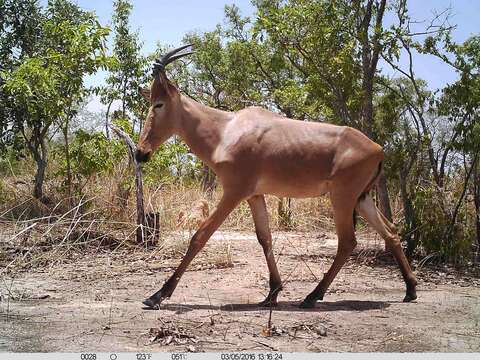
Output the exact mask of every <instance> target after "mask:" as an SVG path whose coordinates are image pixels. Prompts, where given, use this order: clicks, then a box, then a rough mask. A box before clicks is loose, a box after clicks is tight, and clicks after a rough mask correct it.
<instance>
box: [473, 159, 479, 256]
mask: <svg viewBox="0 0 480 360" xmlns="http://www.w3.org/2000/svg"><path fill="white" fill-rule="evenodd" d="M473 202H474V204H475V224H476V229H477V243H476V244H475V247H476V249H475V254H474V257H473V258H474V263H477V262H479V261H480V159H477V163H476V164H475V176H474V178H473Z"/></svg>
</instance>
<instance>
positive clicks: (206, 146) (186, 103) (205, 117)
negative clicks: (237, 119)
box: [175, 95, 233, 166]
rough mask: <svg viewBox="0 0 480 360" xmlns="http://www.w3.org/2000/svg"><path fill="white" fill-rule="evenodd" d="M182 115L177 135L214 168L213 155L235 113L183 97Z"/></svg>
mask: <svg viewBox="0 0 480 360" xmlns="http://www.w3.org/2000/svg"><path fill="white" fill-rule="evenodd" d="M180 101H181V114H180V121H179V124H178V127H177V128H176V131H175V133H176V135H178V136H180V137H181V138H182V140H183V141H184V142H185V143H186V144H187V145H188V146H189V147H190V149H191V150H192V152H193V153H194V154H195V155H197V156H198V157H199V158H200V159H201V160H202V161H204V162H205V163H207V165H209V166H212V155H213V152H214V151H215V149H216V148H217V146H218V144H219V143H220V141H221V138H222V133H223V130H224V128H225V126H226V125H227V123H228V122H229V121H230V120H231V119H232V118H233V113H231V112H227V111H222V110H217V109H214V108H211V107H209V106H205V105H203V104H200V103H198V102H196V101H195V100H193V99H191V98H189V97H187V96H184V95H182V96H181V100H180Z"/></svg>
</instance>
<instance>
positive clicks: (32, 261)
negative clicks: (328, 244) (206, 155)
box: [0, 173, 333, 273]
mask: <svg viewBox="0 0 480 360" xmlns="http://www.w3.org/2000/svg"><path fill="white" fill-rule="evenodd" d="M124 178H125V174H122V173H117V175H116V176H105V177H98V178H95V179H92V180H91V181H90V182H89V183H88V185H87V186H85V187H84V188H83V189H82V192H83V195H82V196H78V197H76V198H75V199H73V200H72V199H68V198H66V197H65V196H62V194H64V192H62V191H61V186H62V184H60V183H56V182H55V181H49V182H47V184H46V195H47V199H48V201H47V202H46V203H42V202H40V201H38V200H36V199H34V198H33V197H32V196H31V180H29V178H22V177H19V176H15V177H10V178H4V179H1V180H0V249H2V251H1V252H0V265H1V266H2V267H3V269H2V273H5V272H8V271H14V270H20V269H28V268H32V267H38V266H53V265H54V264H58V263H61V262H64V261H69V260H70V259H73V258H75V257H76V256H79V254H85V253H88V252H95V251H97V252H98V251H100V250H101V249H105V248H108V249H109V251H115V250H116V249H120V248H121V249H125V248H132V249H133V248H138V246H137V245H136V244H135V243H134V241H135V224H134V221H135V220H134V219H135V193H134V189H133V188H129V187H128V186H124V185H123V183H124ZM144 195H145V196H144V198H145V209H146V212H155V213H158V214H159V215H160V242H159V243H158V245H157V248H156V249H155V252H156V253H157V255H158V254H162V256H166V257H171V258H179V257H181V256H182V255H183V254H184V253H185V251H186V249H187V247H188V242H189V239H190V237H191V236H192V235H193V233H194V231H195V229H196V227H197V226H198V222H199V221H198V220H199V219H196V218H197V217H205V216H206V212H205V209H206V208H207V207H208V208H209V209H210V212H212V211H213V210H214V209H215V206H216V204H217V203H218V201H219V199H220V197H221V189H218V190H217V191H216V192H214V193H213V194H210V195H209V196H207V195H206V194H204V193H203V192H202V191H201V190H200V187H199V186H184V185H181V184H173V185H172V184H159V185H158V186H146V187H145V194H144ZM266 200H267V206H268V209H269V215H270V223H271V228H272V230H273V231H275V230H284V229H282V227H281V225H280V221H279V217H278V214H277V208H278V206H277V204H278V201H279V199H278V198H276V197H273V196H268V197H267V198H266ZM199 204H200V205H201V206H199ZM182 213H183V214H184V216H186V217H192V218H194V219H193V220H195V221H193V220H192V221H193V222H195V224H193V225H192V224H187V225H188V226H187V225H185V224H184V225H185V226H179V216H181V214H182ZM197 213H198V214H197ZM292 214H293V216H292V218H293V223H292V224H291V226H290V228H289V229H290V230H294V231H316V230H324V229H325V228H328V229H330V228H333V223H332V220H331V210H330V206H329V201H328V199H327V198H317V199H305V200H293V201H292ZM197 215H198V216H197ZM189 220H191V219H189ZM180 225H181V224H180ZM182 227H183V228H184V229H186V230H182V229H181V228H182ZM220 230H230V231H249V232H253V230H254V225H253V220H252V217H251V214H250V209H249V207H248V204H247V203H246V202H242V203H241V204H240V206H239V207H238V208H237V209H235V210H234V211H233V212H232V214H230V216H229V217H228V218H227V220H226V221H225V223H224V224H223V225H222V226H221V228H220ZM172 238H173V239H172ZM201 262H202V264H203V265H205V264H206V265H212V266H225V267H228V266H232V264H233V259H232V254H231V250H230V244H229V243H228V242H225V243H223V242H222V244H221V246H220V248H218V249H216V250H215V251H212V252H211V253H206V254H205V256H202V261H201Z"/></svg>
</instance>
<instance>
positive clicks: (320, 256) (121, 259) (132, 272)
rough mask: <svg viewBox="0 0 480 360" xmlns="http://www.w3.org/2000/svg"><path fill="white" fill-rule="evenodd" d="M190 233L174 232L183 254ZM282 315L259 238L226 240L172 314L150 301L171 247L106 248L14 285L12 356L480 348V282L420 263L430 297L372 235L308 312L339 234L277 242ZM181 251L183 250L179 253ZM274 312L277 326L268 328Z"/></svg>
mask: <svg viewBox="0 0 480 360" xmlns="http://www.w3.org/2000/svg"><path fill="white" fill-rule="evenodd" d="M177 238H178V236H176V235H175V234H171V240H169V241H171V242H172V247H171V248H172V249H175V246H177V245H178V244H175V241H179V240H178V239H177ZM274 238H275V254H276V256H277V258H278V264H279V269H280V272H281V274H282V277H283V281H284V284H285V286H284V288H285V289H284V290H283V292H282V293H281V294H280V297H279V300H280V303H279V306H278V308H275V309H273V311H272V312H271V314H270V311H269V309H265V308H259V307H257V306H256V303H257V302H259V301H261V300H263V298H264V296H265V294H266V293H267V291H268V272H267V267H266V263H265V260H264V257H263V253H262V251H261V248H260V246H259V245H258V244H257V242H256V238H255V236H254V234H252V233H233V232H218V233H216V234H215V235H214V237H213V238H212V239H211V240H210V242H209V244H208V245H207V249H206V251H203V252H202V253H201V256H200V257H199V258H198V259H196V260H195V261H194V263H193V264H192V265H191V266H190V268H189V270H188V271H187V272H186V273H185V275H184V277H183V278H182V280H181V282H180V284H179V286H178V288H177V290H176V292H175V293H174V295H173V296H172V298H171V299H170V300H168V301H166V302H165V303H164V304H163V305H162V306H161V308H160V310H157V311H155V310H146V309H144V308H143V307H142V304H141V300H143V299H144V298H145V297H146V296H149V295H151V293H152V292H154V291H156V290H158V289H159V287H160V286H161V285H162V283H163V282H164V280H165V279H166V278H167V277H168V276H169V275H170V274H171V273H172V269H173V268H174V266H175V265H176V264H177V263H178V256H176V257H172V256H170V257H168V256H165V249H163V250H162V251H160V250H158V251H157V250H143V249H142V250H139V249H138V248H137V249H135V250H131V249H130V250H120V249H117V250H115V251H112V250H107V249H98V250H97V251H95V252H91V253H88V254H82V253H78V254H77V255H76V256H71V258H70V259H69V260H68V261H62V262H61V263H59V264H57V265H54V266H50V267H48V268H43V269H37V270H35V271H33V270H29V271H28V272H23V273H18V274H16V275H15V277H14V278H12V277H11V276H10V277H9V276H7V277H5V276H4V277H3V278H2V279H1V281H2V283H1V284H0V293H1V301H0V324H1V325H0V350H1V351H26V352H30V351H36V352H50V351H62V352H70V351H73V352H76V351H87V350H90V351H143V352H157V351H222V350H224V351H287V352H292V351H313V352H320V351H349V352H365V351H368V352H370V351H384V352H405V351H415V352H432V351H433V352H436V351H447V352H472V351H480V286H479V285H480V281H479V279H478V278H470V277H466V276H460V275H458V274H457V273H454V272H452V271H451V270H448V269H441V270H439V269H432V268H427V267H420V266H417V269H416V273H417V276H418V278H419V286H418V296H419V298H418V300H417V302H415V303H402V302H401V300H402V299H403V296H404V284H403V281H402V279H401V277H400V275H399V271H398V268H397V267H396V265H395V263H394V262H393V260H391V258H390V257H389V256H386V255H381V256H373V254H375V253H376V252H377V254H378V251H379V249H381V247H382V246H383V245H382V244H381V243H380V241H379V240H378V239H377V238H376V237H372V236H371V235H368V234H367V233H364V234H360V235H359V237H358V240H359V246H358V247H357V249H356V250H355V253H354V254H353V255H352V257H351V258H350V260H349V262H348V263H347V264H346V266H345V267H344V268H343V269H342V271H341V272H340V274H339V275H338V277H337V278H336V280H335V281H334V283H333V284H332V286H331V288H330V290H329V292H328V293H327V295H326V296H325V299H324V301H322V302H319V303H318V304H317V307H316V308H315V309H311V310H305V309H300V308H299V307H298V304H299V302H300V301H301V300H302V299H303V298H304V297H305V296H306V295H307V294H308V293H309V292H310V291H311V290H312V289H313V288H314V287H315V286H316V284H317V282H318V281H319V280H320V279H321V277H322V275H323V273H324V272H326V270H327V269H328V267H329V265H330V264H331V262H332V259H333V255H334V254H335V250H336V240H335V235H334V234H333V233H329V232H326V233H309V234H299V233H276V234H274ZM172 251H173V250H172ZM270 315H271V326H270V328H269V327H268V322H269V317H270Z"/></svg>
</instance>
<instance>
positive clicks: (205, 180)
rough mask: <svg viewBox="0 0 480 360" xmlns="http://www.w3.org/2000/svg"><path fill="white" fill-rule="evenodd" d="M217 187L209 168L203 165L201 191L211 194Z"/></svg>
mask: <svg viewBox="0 0 480 360" xmlns="http://www.w3.org/2000/svg"><path fill="white" fill-rule="evenodd" d="M216 187H217V182H216V179H215V174H214V173H213V172H212V170H210V168H209V167H208V166H207V165H206V164H203V166H202V190H203V191H204V192H205V193H207V194H212V193H213V191H214V190H215V188H216Z"/></svg>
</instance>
